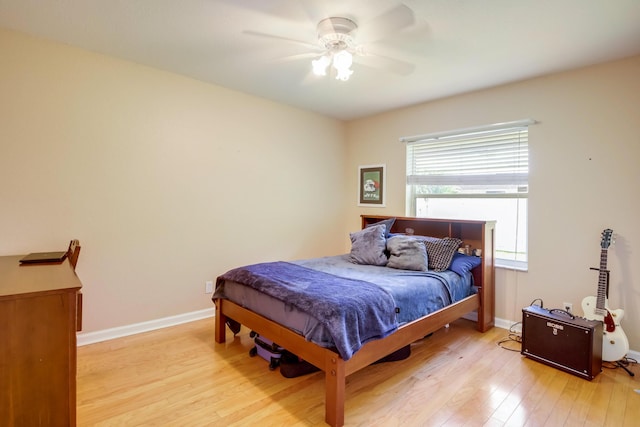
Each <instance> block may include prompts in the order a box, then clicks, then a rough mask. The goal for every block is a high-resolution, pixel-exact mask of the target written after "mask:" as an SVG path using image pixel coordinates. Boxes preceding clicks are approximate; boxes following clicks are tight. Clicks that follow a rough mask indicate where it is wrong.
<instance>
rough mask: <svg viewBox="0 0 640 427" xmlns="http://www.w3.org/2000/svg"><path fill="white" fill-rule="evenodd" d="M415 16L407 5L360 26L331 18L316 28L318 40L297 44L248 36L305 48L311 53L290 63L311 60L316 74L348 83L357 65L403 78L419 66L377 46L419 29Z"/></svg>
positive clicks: (342, 18)
mask: <svg viewBox="0 0 640 427" xmlns="http://www.w3.org/2000/svg"><path fill="white" fill-rule="evenodd" d="M415 24H416V19H415V16H414V12H413V11H412V10H411V9H410V8H409V7H407V6H406V5H404V4H398V5H396V6H394V7H392V8H390V9H388V10H386V11H385V12H383V13H382V14H380V15H378V16H376V17H374V18H373V19H370V20H368V21H365V22H363V23H362V24H361V25H359V24H358V22H357V18H355V17H353V16H345V14H341V15H338V14H336V15H331V16H329V17H325V18H322V19H320V21H319V22H318V23H317V25H316V34H317V40H315V41H306V40H296V39H292V38H288V37H283V36H278V35H274V34H267V33H262V32H257V31H250V30H247V31H244V33H245V34H249V35H253V36H259V37H266V38H270V39H277V40H280V41H288V42H293V43H296V44H302V45H303V46H305V47H306V48H308V49H309V52H307V53H302V54H297V55H291V56H290V57H288V58H287V59H294V60H295V59H302V58H311V59H312V61H311V65H312V70H313V74H315V75H316V76H326V75H328V74H331V75H333V76H335V78H336V79H338V80H343V81H346V80H348V79H349V78H350V77H351V75H352V74H353V72H354V71H353V70H352V69H351V67H352V65H353V64H354V63H356V64H361V65H364V66H368V67H372V68H378V69H383V70H386V71H391V72H393V73H396V74H400V75H408V74H411V73H412V72H413V70H414V69H415V65H414V64H412V63H410V62H406V61H403V60H400V59H397V58H393V57H390V56H386V55H382V54H381V53H379V52H377V50H378V49H377V47H379V46H376V44H378V43H379V42H380V41H382V40H383V39H388V38H393V37H395V36H396V35H398V34H399V33H401V32H403V31H407V30H409V29H412V28H415V27H416V25H415Z"/></svg>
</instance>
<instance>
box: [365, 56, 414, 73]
mask: <svg viewBox="0 0 640 427" xmlns="http://www.w3.org/2000/svg"><path fill="white" fill-rule="evenodd" d="M353 62H355V63H356V64H360V65H364V66H365V67H371V68H376V69H381V70H385V71H390V72H392V73H395V74H399V75H401V76H408V75H409V74H411V73H413V71H414V70H415V69H416V66H415V64H412V63H410V62H406V61H402V60H400V59H395V58H390V57H388V56H384V55H377V54H373V53H366V54H363V55H355V56H354V57H353Z"/></svg>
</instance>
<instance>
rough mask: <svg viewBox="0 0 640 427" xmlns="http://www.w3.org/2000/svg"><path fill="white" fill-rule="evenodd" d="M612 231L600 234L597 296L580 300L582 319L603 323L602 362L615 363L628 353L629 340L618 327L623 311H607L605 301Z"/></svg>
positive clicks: (608, 229)
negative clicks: (608, 254)
mask: <svg viewBox="0 0 640 427" xmlns="http://www.w3.org/2000/svg"><path fill="white" fill-rule="evenodd" d="M612 234H613V230H611V229H610V228H607V229H605V230H604V231H603V232H602V240H601V242H600V270H599V271H600V274H599V276H598V296H597V297H594V296H588V297H585V298H584V299H583V300H582V311H583V312H584V317H586V318H587V319H589V320H600V321H601V322H603V323H604V325H603V332H604V340H603V342H602V360H604V361H606V362H616V361H618V360H620V359H622V358H623V357H625V356H626V354H627V353H628V352H629V340H628V339H627V336H626V335H625V333H624V331H623V330H622V328H621V327H620V321H621V320H622V317H623V316H624V310H622V309H620V308H619V309H617V310H611V309H609V302H608V300H607V282H608V281H607V251H608V249H609V245H610V244H611V235H612Z"/></svg>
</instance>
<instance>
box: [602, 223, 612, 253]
mask: <svg viewBox="0 0 640 427" xmlns="http://www.w3.org/2000/svg"><path fill="white" fill-rule="evenodd" d="M612 236H613V230H612V229H610V228H605V229H604V230H603V231H602V240H600V247H601V248H602V249H607V248H608V247H609V245H611V239H612Z"/></svg>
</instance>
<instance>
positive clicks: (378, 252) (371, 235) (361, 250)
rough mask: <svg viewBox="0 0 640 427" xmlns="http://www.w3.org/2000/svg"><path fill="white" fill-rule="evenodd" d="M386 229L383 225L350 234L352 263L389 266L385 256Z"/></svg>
mask: <svg viewBox="0 0 640 427" xmlns="http://www.w3.org/2000/svg"><path fill="white" fill-rule="evenodd" d="M386 229H387V228H386V226H385V225H382V224H381V225H375V226H373V227H367V228H365V229H363V230H360V231H356V232H354V233H350V234H349V237H350V238H351V254H350V260H351V262H353V263H355V264H365V265H387V256H386V255H385V254H384V250H385V249H386V247H387V240H386V239H385V233H386Z"/></svg>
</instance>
